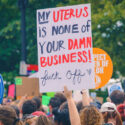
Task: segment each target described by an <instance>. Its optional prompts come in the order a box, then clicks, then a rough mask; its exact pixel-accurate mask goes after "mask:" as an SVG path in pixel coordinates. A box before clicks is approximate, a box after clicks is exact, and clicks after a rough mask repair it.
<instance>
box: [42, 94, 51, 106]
mask: <svg viewBox="0 0 125 125" xmlns="http://www.w3.org/2000/svg"><path fill="white" fill-rule="evenodd" d="M50 99H51V97H49V96H46V95H43V96H42V105H46V106H48V104H49V101H50Z"/></svg>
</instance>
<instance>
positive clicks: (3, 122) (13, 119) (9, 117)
mask: <svg viewBox="0 0 125 125" xmlns="http://www.w3.org/2000/svg"><path fill="white" fill-rule="evenodd" d="M0 125H23V123H22V122H21V121H20V120H19V118H18V117H17V115H16V112H15V110H14V109H13V108H12V107H10V106H0Z"/></svg>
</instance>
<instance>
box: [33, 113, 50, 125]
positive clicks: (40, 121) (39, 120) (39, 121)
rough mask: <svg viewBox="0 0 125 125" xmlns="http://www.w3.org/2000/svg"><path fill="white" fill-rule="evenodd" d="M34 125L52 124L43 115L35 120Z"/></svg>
mask: <svg viewBox="0 0 125 125" xmlns="http://www.w3.org/2000/svg"><path fill="white" fill-rule="evenodd" d="M35 125H52V122H51V121H50V120H49V119H48V118H47V117H46V116H44V115H41V116H39V117H38V118H37V120H36V122H35Z"/></svg>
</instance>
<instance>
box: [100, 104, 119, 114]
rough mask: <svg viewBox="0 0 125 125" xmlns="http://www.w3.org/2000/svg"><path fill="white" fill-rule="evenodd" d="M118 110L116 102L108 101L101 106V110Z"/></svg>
mask: <svg viewBox="0 0 125 125" xmlns="http://www.w3.org/2000/svg"><path fill="white" fill-rule="evenodd" d="M114 111H117V108H116V106H115V104H113V103H111V102H106V103H104V104H103V105H102V106H101V110H100V112H114Z"/></svg>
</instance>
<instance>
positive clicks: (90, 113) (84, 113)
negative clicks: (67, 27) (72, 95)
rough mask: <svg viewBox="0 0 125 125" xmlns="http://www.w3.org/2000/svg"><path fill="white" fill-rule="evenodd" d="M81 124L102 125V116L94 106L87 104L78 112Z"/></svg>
mask: <svg viewBox="0 0 125 125" xmlns="http://www.w3.org/2000/svg"><path fill="white" fill-rule="evenodd" d="M80 120H81V125H102V123H103V117H102V115H101V113H100V112H99V110H97V108H96V107H95V106H87V107H85V108H84V109H83V110H81V112H80Z"/></svg>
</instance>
